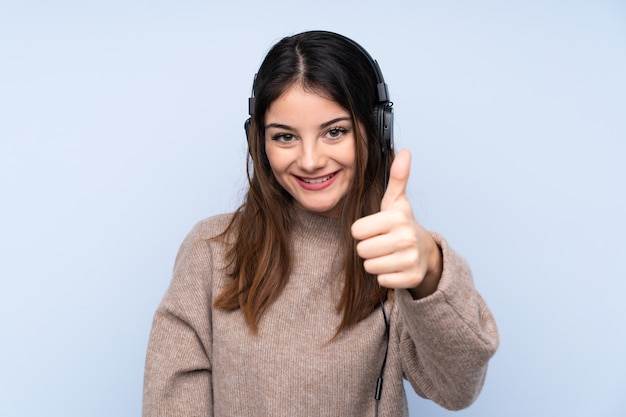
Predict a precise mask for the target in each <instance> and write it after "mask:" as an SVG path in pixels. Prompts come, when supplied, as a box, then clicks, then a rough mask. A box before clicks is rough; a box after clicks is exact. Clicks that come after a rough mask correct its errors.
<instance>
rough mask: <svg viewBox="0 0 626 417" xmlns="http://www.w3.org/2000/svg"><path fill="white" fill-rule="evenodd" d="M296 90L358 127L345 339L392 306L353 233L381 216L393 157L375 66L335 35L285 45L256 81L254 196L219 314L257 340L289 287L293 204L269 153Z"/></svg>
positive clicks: (346, 203)
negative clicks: (290, 92) (383, 128)
mask: <svg viewBox="0 0 626 417" xmlns="http://www.w3.org/2000/svg"><path fill="white" fill-rule="evenodd" d="M295 84H300V85H301V86H302V87H303V88H305V89H307V90H309V91H313V92H316V93H318V94H320V95H323V96H325V97H328V98H330V99H332V100H333V101H335V102H337V103H338V104H339V105H341V106H342V107H343V108H345V109H346V110H347V111H348V112H349V113H350V114H351V115H352V119H353V120H352V122H353V125H354V127H355V135H356V141H355V142H356V144H355V146H356V175H355V176H354V179H353V181H352V184H351V187H350V189H349V191H348V192H347V194H346V196H345V198H344V199H343V200H342V202H341V203H340V204H341V207H340V215H339V217H340V221H341V223H340V224H342V225H343V226H344V227H343V233H342V237H341V240H342V244H341V245H340V247H343V248H345V253H344V254H343V255H344V256H343V260H344V264H343V272H344V285H343V290H342V293H341V295H340V296H339V297H338V300H339V301H338V305H337V309H338V311H340V312H342V314H343V318H342V321H341V323H340V325H339V327H338V329H337V334H339V332H341V331H342V330H343V329H346V328H348V327H350V326H352V325H354V324H356V323H358V322H359V321H361V320H363V319H364V318H365V317H367V316H368V315H369V314H370V313H371V312H372V311H373V310H374V309H375V308H376V307H377V306H378V305H379V303H380V301H381V300H385V299H386V298H387V294H388V290H387V289H384V288H381V287H380V286H379V285H378V283H377V281H376V277H375V276H372V275H371V274H368V273H367V272H366V271H365V270H364V268H363V261H362V259H360V258H359V256H358V255H357V253H356V242H355V240H354V238H353V237H352V235H351V233H350V227H351V225H352V223H354V222H355V221H356V220H357V219H359V218H361V217H364V216H367V215H369V214H372V213H375V212H377V211H379V210H380V201H381V199H382V195H383V192H384V179H385V174H386V173H385V171H386V170H388V168H387V167H389V166H390V162H391V159H393V153H387V154H385V156H383V155H382V153H381V145H380V143H381V140H382V139H381V137H380V132H378V128H377V125H376V121H375V120H374V114H373V108H374V107H373V106H374V104H375V103H376V100H377V99H376V84H377V80H376V74H375V73H374V71H373V69H372V64H371V62H369V60H368V57H367V56H366V55H365V53H364V52H363V51H362V50H361V49H360V48H359V47H358V46H357V45H356V44H355V43H354V42H352V41H350V40H349V39H347V38H345V37H343V36H341V35H337V34H334V33H330V32H320V31H312V32H304V33H301V34H298V35H295V36H291V37H286V38H283V39H282V40H281V41H280V42H278V43H277V44H276V45H274V47H272V49H271V50H270V51H269V52H268V54H267V55H266V57H265V59H264V61H263V63H262V65H261V67H260V69H259V72H258V74H257V76H256V80H255V84H254V108H253V116H252V119H251V121H250V122H251V123H250V131H249V135H248V150H249V159H248V164H247V173H248V182H249V190H248V193H247V196H246V198H245V201H244V203H243V204H242V205H241V207H239V209H238V210H237V211H236V212H235V214H234V216H233V218H232V221H231V223H230V224H229V226H228V228H227V229H226V231H225V232H224V234H223V235H222V237H223V236H225V235H232V236H233V237H234V239H233V243H232V245H231V246H230V247H229V250H228V253H227V256H228V261H229V268H230V269H229V271H228V272H229V274H230V276H231V277H232V282H231V283H230V284H229V285H227V286H226V288H224V290H223V291H222V292H221V293H220V294H219V295H218V297H217V299H216V300H215V304H214V306H215V308H220V309H225V310H236V309H241V310H242V312H243V315H244V317H245V319H246V322H247V323H248V325H249V326H250V328H251V329H252V330H253V331H255V332H256V330H257V329H258V325H259V322H260V320H261V318H262V316H263V313H264V312H265V311H266V309H267V308H268V307H269V306H270V305H271V304H272V303H273V302H275V301H276V300H277V299H278V298H279V297H280V294H281V292H282V290H283V288H284V287H285V285H286V283H287V280H288V279H289V273H290V266H291V255H290V253H289V243H288V236H289V231H290V229H291V224H292V220H293V219H292V212H293V210H292V209H291V207H292V206H293V201H292V197H291V196H290V195H289V194H288V193H287V192H286V191H285V190H284V189H283V188H282V187H281V186H280V185H279V184H278V182H277V181H276V179H275V178H274V175H273V174H272V171H271V168H270V164H269V161H268V158H267V155H266V153H265V127H264V122H265V114H266V112H267V109H268V108H269V106H270V104H271V103H272V102H273V101H274V100H276V99H277V98H278V97H279V96H280V95H281V94H282V93H283V92H285V91H286V90H287V89H288V88H289V87H291V86H293V85H295ZM368 138H369V140H368ZM384 159H387V160H386V161H385V160H384Z"/></svg>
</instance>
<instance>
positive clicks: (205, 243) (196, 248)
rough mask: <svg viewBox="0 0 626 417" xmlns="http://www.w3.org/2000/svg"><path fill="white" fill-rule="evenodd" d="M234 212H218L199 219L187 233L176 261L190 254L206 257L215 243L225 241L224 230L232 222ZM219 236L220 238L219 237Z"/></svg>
mask: <svg viewBox="0 0 626 417" xmlns="http://www.w3.org/2000/svg"><path fill="white" fill-rule="evenodd" d="M233 215H234V213H227V214H218V215H215V216H211V217H207V218H205V219H202V220H200V221H198V222H197V223H196V224H195V225H194V226H193V227H192V228H191V230H190V231H189V233H187V236H185V239H184V240H183V242H182V243H181V245H180V248H179V250H178V254H177V256H176V263H178V262H179V261H181V260H182V259H185V258H187V257H189V256H194V255H195V256H202V255H204V256H203V257H205V256H206V255H208V253H209V252H210V251H211V249H210V247H211V246H213V245H214V244H220V243H222V244H223V243H224V240H223V239H222V236H223V233H224V231H225V230H226V229H227V227H228V225H229V224H230V222H231V220H232V218H233ZM218 238H219V239H218Z"/></svg>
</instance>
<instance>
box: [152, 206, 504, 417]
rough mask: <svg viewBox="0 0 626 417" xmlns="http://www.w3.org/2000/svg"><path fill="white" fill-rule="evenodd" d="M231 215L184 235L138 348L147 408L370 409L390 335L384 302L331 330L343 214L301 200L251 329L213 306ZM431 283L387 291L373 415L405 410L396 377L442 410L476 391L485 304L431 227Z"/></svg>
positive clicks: (251, 412) (483, 367)
mask: <svg viewBox="0 0 626 417" xmlns="http://www.w3.org/2000/svg"><path fill="white" fill-rule="evenodd" d="M231 218H232V215H231V214H223V215H218V216H214V217H211V218H209V219H205V220H203V221H201V222H199V223H198V224H196V225H195V227H194V228H193V229H192V230H191V232H190V233H189V234H188V235H187V237H186V238H185V240H184V241H183V243H182V245H181V247H180V249H179V252H178V254H177V256H176V260H175V263H174V271H173V278H172V281H171V284H170V286H169V288H168V289H167V291H166V293H165V295H164V297H163V299H162V301H161V303H160V305H159V307H158V308H157V311H156V313H155V315H154V320H153V324H152V331H151V333H150V339H149V344H148V349H147V355H146V369H145V376H144V395H143V416H144V417H157V416H162V417H175V416H219V417H222V416H285V417H287V416H288V417H297V416H355V417H356V416H358V417H363V416H374V415H376V414H375V409H376V401H375V398H374V397H375V391H376V384H377V379H378V376H379V373H380V370H381V365H382V361H383V358H384V355H385V349H386V345H387V338H386V336H385V321H384V318H383V314H382V311H381V309H380V308H379V309H376V310H374V311H373V312H372V313H371V314H370V315H369V316H368V317H367V318H365V319H364V320H362V321H360V322H359V323H357V324H356V325H354V326H352V327H350V328H349V329H347V330H344V331H342V332H341V333H340V334H339V335H338V337H336V338H333V336H335V331H336V329H337V326H338V325H339V323H340V322H341V313H340V312H338V311H337V308H336V306H337V299H336V295H335V294H338V293H339V292H338V291H337V287H335V286H337V285H342V282H343V276H342V271H341V256H340V254H341V253H342V251H341V250H340V249H341V248H340V247H339V241H340V240H339V235H340V233H341V230H340V224H339V222H338V221H337V220H336V219H331V218H326V217H321V216H317V215H315V214H311V213H307V212H303V211H298V212H297V213H296V215H295V222H294V224H293V228H292V231H291V234H290V248H291V251H292V252H291V253H292V268H291V274H290V276H289V280H288V283H287V285H286V287H285V288H284V290H283V292H282V293H281V295H280V297H279V299H278V300H277V301H276V302H275V303H273V304H272V305H271V306H270V307H269V308H268V309H267V310H266V312H265V313H264V315H263V317H262V319H261V322H260V324H259V329H258V332H257V334H254V333H252V332H251V331H250V329H249V327H248V325H247V323H246V321H245V320H244V317H243V314H242V313H241V311H240V310H235V311H225V310H221V309H214V308H213V307H212V306H213V302H214V300H215V298H216V296H217V295H218V294H220V292H221V291H222V290H223V289H224V288H225V286H226V285H227V284H228V283H229V282H230V281H231V280H232V278H230V277H229V276H228V274H227V272H226V271H227V259H226V256H225V254H226V250H227V246H226V244H225V243H224V242H223V241H220V240H217V239H214V237H215V236H217V235H219V234H220V233H221V232H222V231H223V230H224V229H225V227H226V226H227V224H228V223H229V221H230V219H231ZM433 237H434V238H435V241H436V242H437V244H438V245H439V246H440V247H441V250H442V253H443V259H444V261H443V274H442V277H441V280H440V282H439V286H438V288H437V291H436V292H435V293H433V294H432V295H430V296H428V297H425V298H423V299H420V300H414V299H413V298H412V297H411V295H410V293H409V292H408V291H407V290H395V291H394V294H393V297H391V298H390V299H389V300H388V301H386V302H385V312H386V315H387V318H388V319H389V322H390V332H389V350H388V357H387V363H386V367H385V372H384V383H383V390H382V394H381V399H380V402H379V404H378V415H380V416H408V408H407V401H406V395H405V392H404V383H403V379H407V380H408V381H409V382H410V384H411V386H412V387H413V389H414V390H415V391H416V392H417V393H418V394H419V395H420V396H422V397H424V398H429V399H431V400H433V401H435V402H437V403H439V404H440V405H441V406H443V407H445V408H448V409H460V408H465V407H467V406H469V405H470V404H471V403H472V402H473V401H474V400H475V399H476V398H477V396H478V394H479V393H480V391H481V389H482V386H483V383H484V379H485V376H486V372H487V364H488V361H489V359H490V358H491V357H492V355H493V354H494V353H495V351H496V349H497V346H498V332H497V328H496V324H495V321H494V319H493V316H492V314H491V313H490V311H489V309H488V308H487V306H486V304H485V302H484V301H483V299H482V297H481V296H480V295H479V293H478V292H477V291H476V289H475V288H474V284H473V280H472V275H471V272H470V268H469V266H468V264H467V262H466V261H465V259H464V258H462V257H461V256H459V255H458V254H456V253H455V252H454V251H453V250H452V249H451V248H450V247H449V246H448V244H447V242H446V241H445V240H444V239H443V238H442V237H441V236H439V235H437V234H434V233H433Z"/></svg>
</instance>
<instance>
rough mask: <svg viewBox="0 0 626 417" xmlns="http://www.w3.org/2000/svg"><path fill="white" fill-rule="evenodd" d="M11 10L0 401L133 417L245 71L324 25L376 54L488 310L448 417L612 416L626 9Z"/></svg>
mask: <svg viewBox="0 0 626 417" xmlns="http://www.w3.org/2000/svg"><path fill="white" fill-rule="evenodd" d="M8 3H9V2H8V1H7V2H3V3H2V4H0V57H1V58H0V60H1V62H0V198H1V200H0V201H1V204H0V329H1V332H2V336H1V340H2V342H1V343H0V393H1V394H0V415H2V416H59V417H61V416H63V417H68V416H77V417H78V416H80V417H83V416H90V417H97V416H137V415H139V413H140V407H141V390H142V377H143V362H144V354H145V348H146V343H147V337H148V332H149V330H150V324H151V319H152V314H153V312H154V309H155V308H156V306H157V304H158V303H159V301H160V298H161V296H162V294H163V292H164V291H165V289H166V287H167V285H168V283H169V279H170V272H171V268H172V263H173V259H174V256H175V253H176V250H177V248H178V245H179V244H180V242H181V240H182V238H183V237H184V235H185V234H186V233H187V231H188V230H189V229H190V227H191V226H192V225H193V224H194V223H195V222H196V221H197V220H199V219H200V218H203V217H206V216H209V215H211V214H215V213H219V212H224V211H230V210H232V209H233V208H235V207H236V206H237V205H238V203H239V202H240V200H241V195H242V192H243V190H244V189H245V185H246V183H245V179H244V175H243V172H244V167H245V156H246V150H245V145H244V135H243V129H242V124H243V121H244V119H245V118H246V117H247V97H248V95H249V92H250V87H251V83H252V76H253V74H254V72H255V71H256V69H257V67H258V65H259V64H260V61H261V59H262V58H263V56H264V54H265V52H266V51H267V49H268V48H269V47H270V46H271V45H272V44H273V43H274V42H275V41H277V40H278V39H279V38H281V37H283V36H285V35H289V34H292V33H295V32H299V31H302V30H307V29H317V28H320V29H328V30H333V31H338V32H341V33H344V34H346V35H348V36H350V37H353V38H354V39H355V40H357V41H358V42H359V43H361V44H362V45H363V46H365V47H366V48H367V49H368V50H369V51H370V53H371V54H372V55H373V56H374V57H375V58H377V60H378V61H379V63H380V65H381V67H382V69H383V72H384V74H385V78H386V80H387V82H388V84H389V87H390V92H391V95H392V99H393V101H394V103H395V109H396V145H397V147H398V148H409V149H411V150H412V151H413V155H414V158H413V167H412V168H413V170H412V176H411V180H410V184H409V193H410V196H411V198H412V200H413V202H414V206H415V209H416V211H417V216H418V218H419V219H420V220H421V222H422V223H423V224H424V225H425V226H426V227H427V228H430V229H432V230H436V231H439V232H441V233H443V234H444V235H445V236H446V237H447V238H448V240H449V241H450V242H451V243H452V245H453V246H454V247H455V248H456V249H457V250H458V251H459V252H461V253H463V254H464V255H465V256H466V257H467V258H468V259H469V261H470V263H471V264H472V266H473V269H474V272H475V280H476V285H477V287H478V288H479V290H480V291H481V292H482V294H483V295H484V297H485V298H486V299H487V301H488V303H489V305H490V306H491V308H492V310H493V312H494V313H495V315H496V318H497V320H498V324H499V327H500V331H501V337H502V344H501V348H500V350H499V352H498V353H497V355H496V356H495V357H494V359H493V361H492V364H491V368H490V373H489V376H488V380H487V383H486V386H485V388H484V391H483V394H482V396H481V397H480V399H479V400H478V401H477V402H476V404H474V405H473V406H472V407H470V408H469V409H467V410H464V411H462V412H459V413H455V414H454V415H460V416H480V417H489V416H493V417H500V416H508V417H517V416H519V417H527V416H534V417H541V416H557V415H558V416H591V415H593V416H615V417H617V416H624V415H626V399H625V398H626V397H625V396H624V393H625V392H626V360H625V359H624V357H625V355H624V352H626V335H625V332H624V328H625V325H626V323H625V322H626V303H624V302H623V301H622V300H623V298H624V297H623V294H624V293H625V292H626V279H625V278H626V244H625V243H624V235H625V234H626V221H625V220H624V217H623V216H624V213H625V212H626V198H625V192H624V189H625V187H624V180H625V179H626V168H625V163H624V160H625V157H626V117H625V114H626V98H625V97H626V5H625V3H624V2H622V1H603V0H588V1H576V0H573V1H557V0H545V1H533V0H530V1H508V2H507V1H495V0H494V1H486V0H485V1H481V0H478V1H474V2H464V1H453V0H438V1H434V0H429V1H415V2H410V1H406V0H401V1H387V2H380V1H377V2H374V1H370V0H354V1H346V2H336V1H328V0H320V1H316V2H308V3H307V4H304V5H299V4H295V3H296V2H288V1H278V0H269V1H267V2H249V3H251V4H246V3H248V2H238V1H231V2H225V3H223V4H219V5H214V6H211V5H210V3H211V2H200V1H186V2H185V1H182V2H171V3H170V4H168V3H167V2H164V1H156V2H138V1H134V0H132V1H125V2H124V1H108V2H89V4H87V2H79V1H58V2H37V1H28V0H26V1H20V2H12V4H8ZM53 3H54V4H53ZM409 401H410V408H411V413H412V415H415V416H419V415H429V416H449V415H452V413H451V412H447V411H445V410H442V409H440V408H438V407H436V406H435V405H433V404H431V403H429V402H427V401H425V400H422V399H420V398H418V397H417V396H416V395H414V394H411V395H410V399H409Z"/></svg>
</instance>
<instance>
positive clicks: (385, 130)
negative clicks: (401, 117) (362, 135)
mask: <svg viewBox="0 0 626 417" xmlns="http://www.w3.org/2000/svg"><path fill="white" fill-rule="evenodd" d="M374 117H375V118H376V125H377V126H378V133H379V135H380V140H381V144H380V151H381V153H382V155H383V157H384V156H385V155H386V154H387V153H389V152H391V150H392V149H393V107H392V106H391V104H390V103H384V104H381V105H378V106H376V107H375V108H374Z"/></svg>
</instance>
